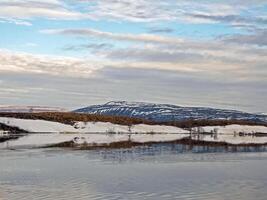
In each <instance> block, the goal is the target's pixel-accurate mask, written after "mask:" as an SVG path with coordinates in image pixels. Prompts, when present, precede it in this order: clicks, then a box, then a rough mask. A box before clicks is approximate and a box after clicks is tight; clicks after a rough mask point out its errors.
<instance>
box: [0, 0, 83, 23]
mask: <svg viewBox="0 0 267 200" xmlns="http://www.w3.org/2000/svg"><path fill="white" fill-rule="evenodd" d="M83 17H84V14H82V13H80V12H77V11H74V10H71V9H69V8H68V6H65V4H64V3H63V2H62V1H59V0H47V1H45V0H13V1H8V0H1V3H0V18H5V19H10V20H18V19H24V20H26V19H27V20H29V19H32V18H48V19H59V20H70V19H81V18H83ZM26 23H29V22H26Z"/></svg>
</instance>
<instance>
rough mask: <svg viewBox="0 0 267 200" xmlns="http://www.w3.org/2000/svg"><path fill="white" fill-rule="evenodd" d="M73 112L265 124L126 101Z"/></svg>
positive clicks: (256, 117) (237, 115) (257, 118)
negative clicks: (231, 120) (232, 120)
mask: <svg viewBox="0 0 267 200" xmlns="http://www.w3.org/2000/svg"><path fill="white" fill-rule="evenodd" d="M73 112H78V113H90V114H102V115H115V116H127V117H136V118H143V119H147V120H152V121H157V122H166V121H181V120H186V119H212V120H215V119H227V120H230V119H235V120H246V121H253V122H267V116H266V115H262V114H251V113H246V112H241V111H236V110H224V109H215V108H206V107H181V106H175V105H169V104H153V103H142V102H126V101H111V102H108V103H106V104H102V105H92V106H89V107H85V108H81V109H77V110H74V111H73Z"/></svg>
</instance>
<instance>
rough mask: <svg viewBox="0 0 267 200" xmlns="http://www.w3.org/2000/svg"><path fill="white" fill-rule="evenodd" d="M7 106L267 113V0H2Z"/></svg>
mask: <svg viewBox="0 0 267 200" xmlns="http://www.w3.org/2000/svg"><path fill="white" fill-rule="evenodd" d="M0 36H1V37H0V105H45V106H55V107H64V108H67V109H74V108H79V107H83V106H88V105H92V104H101V103H105V102H108V101H112V100H126V101H142V102H154V103H169V104H176V105H181V106H206V107H216V108H229V109H237V110H242V111H248V112H263V113H267V103H266V102H267V0H253V1H251V0H199V1H196V0H194V1H193V0H165V1H160V0H0Z"/></svg>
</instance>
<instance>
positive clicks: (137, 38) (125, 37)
mask: <svg viewBox="0 0 267 200" xmlns="http://www.w3.org/2000/svg"><path fill="white" fill-rule="evenodd" d="M40 32H41V33H45V34H62V35H77V36H84V37H100V38H107V39H113V40H120V41H131V42H147V43H173V42H174V43H181V42H182V41H183V40H182V39H180V38H169V37H164V36H159V35H153V34H130V33H112V32H104V31H99V30H95V29H47V30H41V31H40Z"/></svg>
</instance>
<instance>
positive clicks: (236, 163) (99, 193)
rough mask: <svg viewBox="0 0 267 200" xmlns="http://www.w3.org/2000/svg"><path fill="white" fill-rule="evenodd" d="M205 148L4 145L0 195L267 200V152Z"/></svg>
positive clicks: (19, 199) (67, 199)
mask: <svg viewBox="0 0 267 200" xmlns="http://www.w3.org/2000/svg"><path fill="white" fill-rule="evenodd" d="M188 150H189V151H188ZM206 151H207V149H205V148H204V147H194V148H192V147H190V146H186V145H185V146H182V145H154V146H151V147H146V148H145V147H138V148H134V149H120V150H99V151H96V150H95V151H65V150H62V149H45V150H40V149H32V150H13V151H10V150H2V151H0V197H1V198H0V199H1V200H24V199H25V200H26V199H27V200H28V199H46V200H54V199H57V200H58V199H64V200H73V199H80V200H87V199H90V200H115V199H125V200H126V199H127V200H128V199H130V200H131V199H135V200H136V199H138V200H139V199H140V200H167V199H183V200H189V199H190V200H192V199H193V200H194V199H198V200H199V199H236V200H241V199H242V200H251V199H253V200H254V199H255V200H264V199H266V195H267V178H266V176H264V174H266V173H267V168H266V164H267V153H265V152H264V153H259V152H257V153H225V150H224V149H223V150H220V153H218V152H216V151H219V150H218V149H216V151H214V152H211V151H210V150H209V152H210V153H203V152H206ZM181 152H186V153H181ZM192 152H198V153H192Z"/></svg>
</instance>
